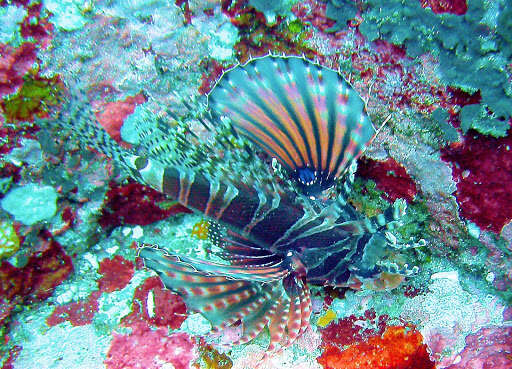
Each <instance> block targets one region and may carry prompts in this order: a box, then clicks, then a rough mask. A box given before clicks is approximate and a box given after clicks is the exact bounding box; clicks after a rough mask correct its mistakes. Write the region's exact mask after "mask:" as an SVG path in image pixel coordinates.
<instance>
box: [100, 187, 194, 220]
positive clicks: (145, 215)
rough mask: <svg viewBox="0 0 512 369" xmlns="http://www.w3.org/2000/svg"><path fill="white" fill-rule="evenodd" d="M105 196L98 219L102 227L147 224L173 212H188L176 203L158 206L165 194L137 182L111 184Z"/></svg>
mask: <svg viewBox="0 0 512 369" xmlns="http://www.w3.org/2000/svg"><path fill="white" fill-rule="evenodd" d="M106 197H107V199H106V201H105V204H104V207H103V209H102V212H101V218H100V219H99V221H98V223H99V224H100V225H101V226H102V227H103V228H107V227H117V226H120V225H121V224H131V225H136V224H138V225H147V224H151V223H153V222H156V221H158V220H162V219H165V218H167V217H169V216H171V215H173V214H179V213H190V210H188V209H187V208H185V207H184V206H181V205H179V204H177V203H176V204H172V205H170V206H169V207H163V206H162V207H161V206H158V203H163V202H164V201H166V200H167V198H166V196H165V195H163V194H161V193H160V192H157V191H155V190H153V189H152V188H150V187H147V186H143V185H141V184H139V183H129V184H127V185H124V186H117V185H112V187H111V189H110V190H109V191H108V192H107V195H106Z"/></svg>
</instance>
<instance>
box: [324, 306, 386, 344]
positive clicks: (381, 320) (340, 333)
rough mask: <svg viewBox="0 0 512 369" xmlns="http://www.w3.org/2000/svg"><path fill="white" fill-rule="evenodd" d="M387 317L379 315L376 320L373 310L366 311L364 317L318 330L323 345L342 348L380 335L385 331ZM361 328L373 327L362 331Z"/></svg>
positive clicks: (340, 320)
mask: <svg viewBox="0 0 512 369" xmlns="http://www.w3.org/2000/svg"><path fill="white" fill-rule="evenodd" d="M388 319H389V317H388V316H387V315H381V316H379V317H378V318H377V315H376V314H375V311H374V310H373V309H370V310H367V311H366V312H365V314H364V316H360V317H356V316H355V315H351V316H349V317H346V318H343V319H339V320H338V321H337V322H335V323H331V324H329V325H328V326H327V327H325V328H323V329H321V330H320V333H321V334H322V342H323V343H324V345H329V346H338V347H343V346H346V345H351V344H353V343H356V342H362V341H364V340H365V339H366V338H368V337H369V336H372V335H376V334H378V335H380V334H382V333H383V332H384V330H385V329H386V322H387V321H388ZM363 326H366V327H373V328H366V329H363Z"/></svg>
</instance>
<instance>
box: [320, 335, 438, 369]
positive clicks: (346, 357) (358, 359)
mask: <svg viewBox="0 0 512 369" xmlns="http://www.w3.org/2000/svg"><path fill="white" fill-rule="evenodd" d="M317 360H318V362H319V363H320V364H322V366H323V367H324V369H341V368H346V369H352V368H354V369H355V368H381V369H435V363H434V362H432V361H431V360H430V358H429V354H428V352H427V347H426V345H424V344H423V339H422V336H421V334H420V333H418V332H416V331H414V330H406V328H405V327H388V328H387V329H386V331H385V332H384V334H383V335H382V337H380V336H376V337H370V338H369V339H368V341H367V342H365V343H360V344H356V345H353V346H349V347H348V348H347V349H345V350H343V351H340V350H339V349H338V348H336V347H334V346H330V347H328V348H327V349H326V350H325V351H324V353H323V354H322V355H321V356H320V357H319V358H318V359H317Z"/></svg>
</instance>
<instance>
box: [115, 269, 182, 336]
mask: <svg viewBox="0 0 512 369" xmlns="http://www.w3.org/2000/svg"><path fill="white" fill-rule="evenodd" d="M150 298H152V299H153V303H154V308H153V310H152V311H149V310H150V309H149V308H148V299H150ZM186 312H187V307H186V306H185V303H184V302H183V300H182V298H181V297H180V296H178V295H177V294H175V293H173V292H171V291H169V290H167V289H165V288H164V286H163V284H162V281H161V280H160V279H159V278H158V277H151V278H148V279H146V281H145V282H144V283H143V284H142V285H140V286H139V287H137V289H136V290H135V294H134V296H133V311H132V313H131V314H130V315H128V316H127V317H126V318H125V319H124V320H123V323H124V324H125V325H130V324H133V323H137V322H141V321H143V322H148V323H149V324H151V325H156V326H158V327H169V328H171V329H178V328H179V327H180V326H181V324H182V323H183V321H184V320H185V319H186V317H187V314H186Z"/></svg>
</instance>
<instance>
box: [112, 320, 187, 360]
mask: <svg viewBox="0 0 512 369" xmlns="http://www.w3.org/2000/svg"><path fill="white" fill-rule="evenodd" d="M131 328H132V332H131V333H129V334H118V333H114V334H113V336H114V338H113V340H112V343H111V345H110V349H109V351H108V353H107V358H106V360H105V364H106V366H107V368H108V369H136V368H137V369H139V368H145V369H160V368H168V367H169V365H168V364H172V365H173V367H174V368H175V369H188V368H191V362H192V361H193V360H195V359H196V358H197V350H196V348H195V345H194V342H193V340H192V338H191V337H189V336H188V335H187V334H186V333H173V334H171V335H168V334H167V329H165V328H158V329H156V330H153V329H151V328H150V327H149V326H148V325H147V324H146V323H144V322H139V323H136V324H134V325H132V326H131Z"/></svg>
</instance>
